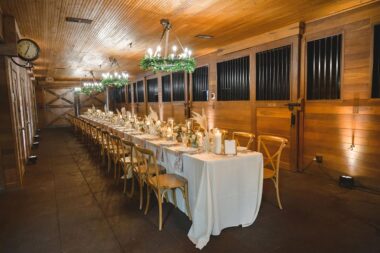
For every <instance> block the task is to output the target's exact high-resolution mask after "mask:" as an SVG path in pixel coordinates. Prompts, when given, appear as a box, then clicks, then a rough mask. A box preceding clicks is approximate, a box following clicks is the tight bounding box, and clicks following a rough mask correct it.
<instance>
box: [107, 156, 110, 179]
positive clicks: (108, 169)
mask: <svg viewBox="0 0 380 253" xmlns="http://www.w3.org/2000/svg"><path fill="white" fill-rule="evenodd" d="M107 162H108V165H107V173H108V174H110V171H111V157H110V156H109V155H108V159H107Z"/></svg>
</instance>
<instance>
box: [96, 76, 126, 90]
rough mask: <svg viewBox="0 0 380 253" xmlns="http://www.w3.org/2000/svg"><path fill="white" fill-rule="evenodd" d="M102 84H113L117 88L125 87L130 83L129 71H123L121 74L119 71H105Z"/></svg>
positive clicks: (105, 85)
mask: <svg viewBox="0 0 380 253" xmlns="http://www.w3.org/2000/svg"><path fill="white" fill-rule="evenodd" d="M102 77H103V79H102V85H103V86H104V87H107V86H112V87H116V88H121V87H124V86H125V85H127V84H128V77H129V75H128V73H125V72H121V73H120V74H119V73H118V72H114V73H113V74H112V73H103V74H102Z"/></svg>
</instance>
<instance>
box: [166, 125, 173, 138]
mask: <svg viewBox="0 0 380 253" xmlns="http://www.w3.org/2000/svg"><path fill="white" fill-rule="evenodd" d="M172 136H173V130H172V128H171V127H168V129H167V130H166V137H167V138H171V137H172Z"/></svg>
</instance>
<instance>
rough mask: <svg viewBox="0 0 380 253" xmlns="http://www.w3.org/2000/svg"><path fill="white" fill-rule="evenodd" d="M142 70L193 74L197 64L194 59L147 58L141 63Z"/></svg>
mask: <svg viewBox="0 0 380 253" xmlns="http://www.w3.org/2000/svg"><path fill="white" fill-rule="evenodd" d="M140 67H141V69H143V70H145V71H153V73H156V72H159V71H164V72H178V71H185V72H188V73H192V72H194V70H195V67H196V62H195V59H194V58H192V57H188V58H162V57H159V56H152V57H150V56H145V57H144V58H143V59H142V60H141V63H140Z"/></svg>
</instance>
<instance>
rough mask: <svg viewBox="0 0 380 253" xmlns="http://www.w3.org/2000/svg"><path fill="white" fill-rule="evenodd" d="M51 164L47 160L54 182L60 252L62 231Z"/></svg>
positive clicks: (60, 248)
mask: <svg viewBox="0 0 380 253" xmlns="http://www.w3.org/2000/svg"><path fill="white" fill-rule="evenodd" d="M51 168H52V166H51V164H50V162H49V169H50V171H51V173H52V174H53V182H54V200H55V208H56V214H57V225H58V236H59V251H60V252H62V231H61V222H60V219H59V205H58V200H57V188H56V179H55V176H56V175H55V173H54V172H53V170H52V169H51Z"/></svg>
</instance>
